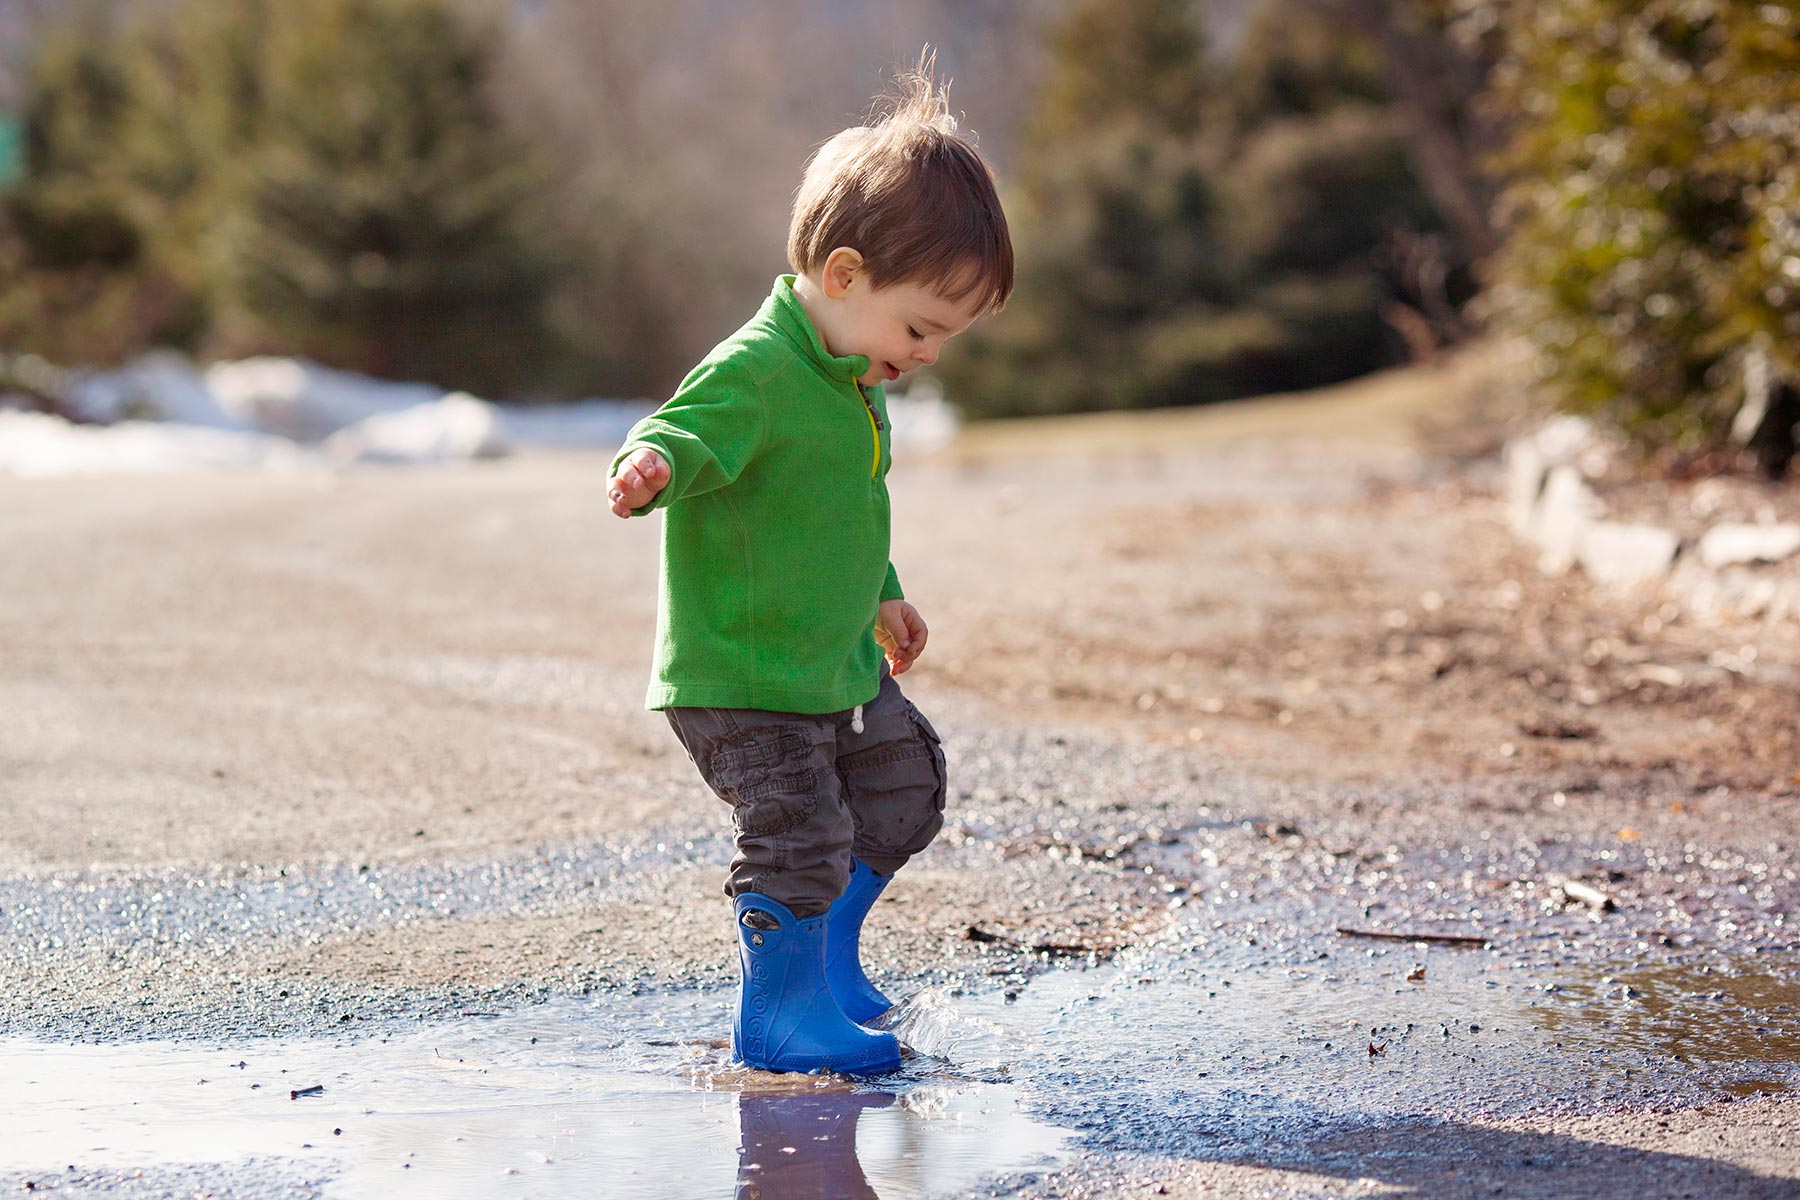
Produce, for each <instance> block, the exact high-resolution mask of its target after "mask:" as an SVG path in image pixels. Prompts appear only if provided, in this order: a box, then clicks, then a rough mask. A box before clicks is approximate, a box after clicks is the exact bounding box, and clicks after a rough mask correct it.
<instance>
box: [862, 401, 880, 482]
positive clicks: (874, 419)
mask: <svg viewBox="0 0 1800 1200" xmlns="http://www.w3.org/2000/svg"><path fill="white" fill-rule="evenodd" d="M856 394H857V395H859V396H861V397H862V402H863V407H864V408H865V409H867V410H868V413H869V436H870V437H871V438H873V439H874V442H875V461H874V463H873V464H871V465H870V467H869V478H870V479H873V478H875V477H876V476H877V475H879V474H880V473H881V430H882V428H883V426H882V424H881V418H880V417H878V416H876V415H875V402H874V401H872V400H870V399H869V393H868V392H867V391H866V390H865V389H864V388H863V385H862V384H860V383H859V384H857V385H856Z"/></svg>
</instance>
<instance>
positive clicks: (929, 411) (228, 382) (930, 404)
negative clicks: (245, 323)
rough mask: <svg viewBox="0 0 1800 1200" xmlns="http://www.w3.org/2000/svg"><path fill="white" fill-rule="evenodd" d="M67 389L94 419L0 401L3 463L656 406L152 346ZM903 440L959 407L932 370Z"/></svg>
mask: <svg viewBox="0 0 1800 1200" xmlns="http://www.w3.org/2000/svg"><path fill="white" fill-rule="evenodd" d="M66 402H67V404H68V406H69V408H70V409H71V410H72V411H73V412H74V413H75V415H76V416H78V417H79V418H81V420H82V421H84V422H88V423H83V424H77V423H70V422H68V421H64V420H62V419H61V418H58V417H51V416H44V415H42V414H36V413H19V412H8V411H5V410H4V408H3V406H0V472H10V473H12V474H16V475H33V476H48V475H77V474H102V473H108V472H119V471H172V470H179V469H182V468H184V467H192V466H214V467H239V468H250V469H257V468H290V467H294V466H301V465H307V464H313V465H320V464H343V463H447V462H465V461H469V460H472V459H478V458H493V457H497V456H499V455H503V454H506V453H508V452H509V451H510V449H511V448H512V447H513V446H515V445H532V446H567V447H582V448H591V449H604V448H610V447H613V446H617V445H619V444H620V443H621V442H623V441H624V440H625V434H626V432H627V431H628V430H629V429H630V428H631V426H632V425H633V424H635V423H636V422H637V421H638V420H639V419H641V418H642V417H644V416H646V415H647V414H649V413H650V412H652V411H654V409H655V408H656V406H655V405H654V404H648V403H645V402H643V401H613V400H588V401H583V402H581V403H578V404H566V405H544V406H541V407H527V406H505V407H502V406H498V405H494V404H490V403H488V402H487V401H485V400H480V399H477V398H476V397H474V396H470V395H468V394H467V393H463V392H457V393H454V394H446V393H445V392H444V391H443V389H441V388H437V387H433V386H431V385H429V384H422V383H390V382H387V381H384V380H379V379H370V378H368V377H366V376H362V375H355V374H352V373H350V372H348V371H335V370H331V369H330V368H327V367H321V366H318V365H317V364H315V363H310V362H306V361H304V360H302V359H295V358H272V357H271V358H250V359H244V360H242V361H240V362H222V363H215V364H214V365H212V366H210V367H207V368H206V369H205V370H200V369H198V368H196V367H195V366H194V365H193V364H192V363H190V362H189V361H188V360H187V359H186V358H184V357H183V356H182V355H180V354H177V353H175V352H173V351H166V350H165V351H153V352H151V353H149V354H145V355H143V356H142V357H140V358H138V359H136V360H135V361H133V362H132V363H130V364H129V365H127V366H125V367H123V368H121V369H119V370H116V371H92V372H84V373H76V376H75V379H74V382H73V384H72V385H71V386H70V387H69V389H68V392H67V395H66ZM888 409H889V414H890V415H891V416H892V417H893V426H894V429H893V438H894V448H895V449H896V450H897V451H899V452H901V453H907V452H917V451H928V450H934V449H937V448H939V447H941V446H943V445H945V444H947V443H948V442H950V441H952V440H953V439H954V438H955V437H956V433H957V429H958V426H959V424H960V421H959V419H958V416H957V412H956V409H955V408H954V407H952V406H951V405H949V404H946V403H945V402H944V397H943V392H942V390H941V389H939V388H938V387H937V385H936V384H935V383H934V382H932V381H931V380H920V381H918V382H916V383H914V384H913V385H912V386H911V388H910V389H909V390H908V391H907V392H904V393H900V394H897V395H894V396H892V397H890V398H889V401H888Z"/></svg>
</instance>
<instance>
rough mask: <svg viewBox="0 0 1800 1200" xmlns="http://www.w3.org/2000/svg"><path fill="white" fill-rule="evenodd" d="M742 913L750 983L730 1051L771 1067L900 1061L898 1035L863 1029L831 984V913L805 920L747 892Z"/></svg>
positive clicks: (743, 990) (739, 907)
mask: <svg viewBox="0 0 1800 1200" xmlns="http://www.w3.org/2000/svg"><path fill="white" fill-rule="evenodd" d="M733 910H734V911H735V913H736V914H737V932H738V963H739V966H740V967H741V968H742V970H743V977H742V978H743V982H742V985H741V987H740V989H739V991H738V1011H737V1020H736V1021H734V1022H733V1023H732V1027H731V1049H732V1052H733V1053H734V1054H735V1055H736V1056H737V1058H738V1061H740V1062H742V1063H744V1064H745V1065H746V1066H751V1067H759V1068H761V1069H762V1070H765V1071H818V1070H821V1069H824V1068H826V1067H829V1068H830V1069H831V1070H833V1071H841V1072H843V1073H844V1074H847V1075H875V1074H879V1073H881V1072H883V1071H892V1070H895V1069H896V1068H898V1067H899V1066H900V1043H899V1042H898V1041H897V1040H896V1039H895V1037H894V1035H893V1034H891V1033H877V1032H875V1031H874V1030H869V1029H864V1028H863V1027H862V1026H860V1025H858V1024H857V1023H856V1022H854V1021H852V1020H851V1019H850V1018H849V1017H846V1016H845V1015H844V1012H843V1010H842V1009H840V1008H839V1007H838V1004H837V1001H836V1000H834V999H832V997H831V988H830V987H828V986H827V985H826V983H825V923H826V920H827V916H826V914H823V913H821V914H820V915H819V916H816V917H806V918H800V917H796V916H795V915H794V914H793V913H792V912H790V911H789V910H788V908H787V906H786V905H784V904H782V903H781V902H779V901H777V900H771V899H769V897H767V896H764V895H762V894H761V893H758V892H745V893H744V894H743V895H741V896H739V897H738V898H737V902H736V903H735V905H734V906H733Z"/></svg>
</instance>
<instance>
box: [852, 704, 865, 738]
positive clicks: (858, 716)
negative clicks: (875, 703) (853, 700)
mask: <svg viewBox="0 0 1800 1200" xmlns="http://www.w3.org/2000/svg"><path fill="white" fill-rule="evenodd" d="M850 728H851V729H853V730H855V731H856V732H857V733H861V732H862V729H863V726H862V705H860V704H859V705H857V706H856V711H855V712H853V713H851V714H850Z"/></svg>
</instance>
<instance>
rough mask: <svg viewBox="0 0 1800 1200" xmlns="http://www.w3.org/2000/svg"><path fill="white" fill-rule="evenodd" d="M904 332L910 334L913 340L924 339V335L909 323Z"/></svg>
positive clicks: (920, 340) (919, 340)
mask: <svg viewBox="0 0 1800 1200" xmlns="http://www.w3.org/2000/svg"><path fill="white" fill-rule="evenodd" d="M906 332H908V333H910V334H912V337H913V341H915V342H922V341H924V340H925V335H924V334H922V333H920V332H919V331H918V330H916V329H914V328H913V327H912V326H911V325H908V326H907V327H906Z"/></svg>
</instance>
